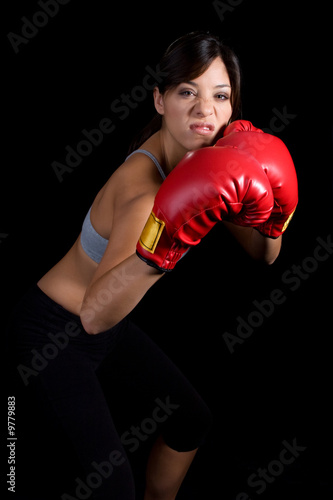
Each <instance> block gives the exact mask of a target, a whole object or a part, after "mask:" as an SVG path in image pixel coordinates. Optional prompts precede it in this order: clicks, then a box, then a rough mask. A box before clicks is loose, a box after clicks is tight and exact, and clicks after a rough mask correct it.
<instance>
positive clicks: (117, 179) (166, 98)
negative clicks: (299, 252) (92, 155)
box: [38, 58, 281, 500]
mask: <svg viewBox="0 0 333 500" xmlns="http://www.w3.org/2000/svg"><path fill="white" fill-rule="evenodd" d="M231 92H232V89H231V87H230V80H229V76H228V73H227V70H226V68H225V65H224V63H223V62H222V60H221V59H219V58H217V59H215V60H214V61H213V62H212V64H211V65H210V66H209V67H208V69H207V70H206V71H205V72H204V73H203V74H202V75H201V76H199V77H198V78H196V79H194V80H193V81H191V82H184V83H182V84H180V85H178V86H177V87H175V88H173V89H171V90H168V91H166V93H165V94H163V95H162V94H160V92H159V90H158V89H157V88H155V89H154V103H155V108H156V110H157V112H158V113H160V114H161V115H162V116H163V120H162V122H163V124H162V127H161V129H160V130H159V131H158V132H157V133H156V134H154V135H153V136H152V137H150V138H149V139H148V140H147V141H146V142H145V143H144V144H143V145H142V146H141V147H142V148H143V149H146V150H148V151H150V152H151V153H152V154H153V155H154V156H155V157H156V158H157V159H158V161H159V162H160V164H161V166H162V168H163V170H164V172H165V173H166V174H168V173H169V172H171V170H172V169H173V168H174V167H175V166H176V165H177V163H179V161H180V160H181V159H182V158H183V156H184V155H185V153H186V152H188V151H189V150H194V149H198V148H201V147H205V146H209V145H211V144H213V143H214V142H215V141H216V139H217V138H218V136H219V134H220V132H221V130H223V128H224V127H225V126H226V125H227V123H228V121H229V119H230V117H231V113H232V108H231V102H230V96H231ZM161 183H162V179H161V176H160V174H159V173H158V171H157V169H156V166H155V165H154V163H153V162H152V161H151V160H150V159H149V158H148V157H146V156H145V155H142V154H139V153H138V154H136V155H133V156H132V157H131V158H129V159H128V160H126V161H125V162H124V163H123V164H122V165H121V166H120V167H119V168H118V169H117V170H116V171H115V172H114V173H113V175H112V176H111V177H110V179H109V180H108V181H107V183H106V184H105V185H104V186H103V187H102V189H101V190H100V191H99V193H98V194H97V196H96V198H95V200H94V202H93V205H92V210H91V221H92V225H93V226H94V228H95V229H96V231H97V232H98V233H99V234H100V235H101V236H103V237H104V238H107V239H108V240H109V243H108V246H107V249H106V252H105V254H104V256H103V258H102V260H101V262H100V263H99V264H97V263H95V262H94V261H93V260H92V259H91V258H90V257H88V256H87V255H86V254H85V253H84V251H83V249H82V247H81V244H80V238H78V239H77V240H76V242H75V243H74V245H73V247H72V248H71V249H70V250H69V252H68V253H67V254H66V255H65V256H64V257H63V258H62V259H61V260H60V262H58V263H57V264H56V265H55V266H54V267H53V268H52V269H50V271H49V272H47V273H46V274H45V275H44V276H43V277H42V278H41V279H40V281H39V282H38V286H39V287H40V288H41V289H42V290H43V291H44V292H45V293H46V294H47V295H48V296H49V297H51V298H52V299H53V300H54V301H55V302H57V303H58V304H60V305H62V306H63V307H64V308H66V309H67V310H69V311H71V312H72V313H74V314H77V315H79V316H80V318H81V321H82V324H83V326H84V328H85V330H86V331H87V332H88V333H89V334H98V333H99V332H101V331H104V330H106V329H109V328H111V327H112V326H114V325H115V324H117V323H118V322H119V321H120V320H121V319H122V318H124V317H125V316H126V315H127V314H128V313H129V312H130V311H131V310H132V309H133V308H134V307H135V306H136V304H137V303H138V302H139V301H140V300H141V298H142V297H143V296H144V294H145V293H146V292H147V290H148V289H149V288H150V287H151V286H153V285H154V284H155V283H156V282H157V281H158V280H159V279H160V278H161V277H162V276H163V274H161V273H160V272H159V271H157V270H155V269H154V268H152V267H150V266H148V265H147V264H145V263H144V262H143V261H142V260H141V259H139V258H138V257H137V255H136V253H135V249H136V243H137V241H138V239H139V236H140V234H141V231H142V228H143V227H144V225H145V223H146V220H147V218H148V216H149V214H150V212H151V209H152V206H153V202H154V198H155V195H156V193H157V191H158V189H159V187H160V185H161ZM227 227H228V228H229V229H230V231H232V232H233V233H234V235H235V237H236V238H237V240H238V241H239V242H240V244H241V245H242V246H243V247H244V248H245V249H246V251H248V252H249V253H250V255H252V256H253V257H254V258H256V259H260V260H264V261H265V262H267V263H272V262H273V261H274V260H275V259H276V257H277V255H278V253H279V251H280V245H281V238H278V239H277V240H271V239H268V238H265V237H263V236H261V235H260V234H259V233H258V232H257V231H254V230H252V228H243V227H242V228H241V227H238V226H234V225H233V224H230V223H229V224H227ZM195 452H196V450H193V451H191V452H184V453H179V452H176V451H175V450H172V449H171V448H169V447H168V446H167V445H166V444H165V443H164V442H163V440H162V439H161V438H160V439H159V440H158V441H157V442H156V444H155V447H154V448H153V450H152V455H151V458H150V460H149V463H148V468H147V489H146V494H145V500H154V499H155V500H156V499H160V500H173V499H174V498H175V496H176V493H177V491H178V489H179V487H180V485H181V482H182V480H183V478H184V476H185V474H186V471H187V469H188V467H189V466H190V463H191V462H192V460H193V458H194V455H195Z"/></svg>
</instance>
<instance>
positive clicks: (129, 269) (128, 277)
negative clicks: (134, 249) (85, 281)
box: [80, 253, 163, 334]
mask: <svg viewBox="0 0 333 500" xmlns="http://www.w3.org/2000/svg"><path fill="white" fill-rule="evenodd" d="M161 276H163V274H162V273H160V272H159V271H157V270H156V269H154V268H152V267H150V266H148V265H147V264H146V263H145V262H143V261H142V260H141V259H139V257H137V255H136V254H135V253H134V254H132V255H130V256H129V257H128V258H127V259H125V260H124V261H122V262H120V263H119V264H118V265H117V266H115V267H113V268H112V269H109V270H108V271H107V272H106V273H104V274H102V276H100V277H99V278H98V279H97V280H96V281H95V282H94V283H93V284H92V285H91V286H90V287H89V289H88V291H87V293H86V296H85V299H84V301H83V305H82V309H81V314H80V316H81V321H82V324H83V326H84V328H85V330H86V331H87V332H88V333H90V334H97V333H100V332H102V331H104V330H107V329H108V328H111V327H113V326H114V325H116V324H117V323H118V322H119V321H121V320H122V319H123V318H124V317H125V316H127V314H129V313H130V312H131V311H132V310H133V309H134V307H135V306H136V305H137V304H138V303H139V302H140V300H141V299H142V297H143V296H144V295H145V293H146V292H147V291H148V289H149V288H150V287H151V286H153V285H154V284H155V283H156V282H157V281H158V280H159V279H160V278H161Z"/></svg>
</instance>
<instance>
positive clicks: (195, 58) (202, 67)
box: [129, 31, 241, 153]
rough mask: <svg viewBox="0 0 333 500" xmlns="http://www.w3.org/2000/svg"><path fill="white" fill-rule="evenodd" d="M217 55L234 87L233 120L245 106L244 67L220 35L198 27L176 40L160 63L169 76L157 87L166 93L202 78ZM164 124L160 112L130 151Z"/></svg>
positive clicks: (232, 100)
mask: <svg viewBox="0 0 333 500" xmlns="http://www.w3.org/2000/svg"><path fill="white" fill-rule="evenodd" d="M217 57H220V58H221V59H222V61H223V62H224V64H225V67H226V69H227V72H228V76H229V79H230V84H231V89H232V91H231V107H232V115H231V118H230V122H232V121H234V120H236V119H237V118H238V117H239V113H240V109H241V71H240V66H239V61H238V58H237V56H236V55H235V53H234V52H233V51H232V50H231V49H230V48H229V47H227V46H226V45H224V44H223V43H222V42H221V40H220V39H219V38H218V37H217V36H214V35H211V34H210V33H206V32H201V31H195V32H192V33H188V34H186V35H184V36H182V37H181V38H178V39H177V40H176V41H174V42H173V43H172V44H171V45H170V46H169V47H168V48H167V50H166V51H165V53H164V55H163V57H162V59H161V61H160V63H159V68H160V71H161V73H163V75H166V76H164V77H163V79H162V81H161V82H160V83H156V87H158V89H159V91H160V93H161V94H164V93H165V92H166V91H167V90H170V89H172V88H174V87H176V86H177V85H179V84H180V83H182V82H186V81H190V80H193V79H195V78H198V77H199V76H200V75H202V74H203V73H204V72H205V71H206V69H207V68H208V67H209V66H210V64H211V63H212V62H213V61H214V59H216V58H217ZM230 122H229V123H230ZM161 125H162V116H161V115H159V114H158V113H156V114H155V116H154V117H153V119H152V120H151V121H150V122H149V123H148V125H147V126H146V127H145V128H144V129H143V130H142V131H141V132H140V133H139V134H138V135H137V136H136V137H135V138H134V140H133V142H132V143H131V145H130V148H129V153H131V152H133V151H134V150H135V149H137V148H138V147H140V146H141V144H143V143H144V142H145V141H146V140H147V139H149V137H151V136H152V135H153V134H154V133H155V132H157V131H158V130H160V128H161Z"/></svg>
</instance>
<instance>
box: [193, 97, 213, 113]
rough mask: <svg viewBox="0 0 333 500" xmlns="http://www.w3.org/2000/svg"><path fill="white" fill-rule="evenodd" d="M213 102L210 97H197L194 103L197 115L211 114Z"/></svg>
mask: <svg viewBox="0 0 333 500" xmlns="http://www.w3.org/2000/svg"><path fill="white" fill-rule="evenodd" d="M213 110H214V107H213V103H212V101H211V100H210V99H203V98H201V99H198V101H197V103H196V105H195V113H196V115H197V116H201V117H204V116H210V115H212V114H213Z"/></svg>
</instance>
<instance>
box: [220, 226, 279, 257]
mask: <svg viewBox="0 0 333 500" xmlns="http://www.w3.org/2000/svg"><path fill="white" fill-rule="evenodd" d="M224 225H225V226H226V227H227V228H228V229H229V231H230V232H231V233H232V234H233V236H234V237H235V238H236V240H237V241H238V242H239V243H240V245H241V246H242V247H243V248H244V250H245V251H246V252H247V253H248V254H249V255H250V256H251V257H252V258H253V259H255V260H260V261H263V262H265V263H266V264H273V262H274V261H275V260H276V258H277V257H278V255H279V253H280V250H281V244H282V236H279V237H278V238H276V239H273V238H268V237H266V236H263V235H262V234H261V233H259V231H256V230H255V229H253V228H252V227H243V226H236V225H235V224H232V223H230V222H224Z"/></svg>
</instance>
